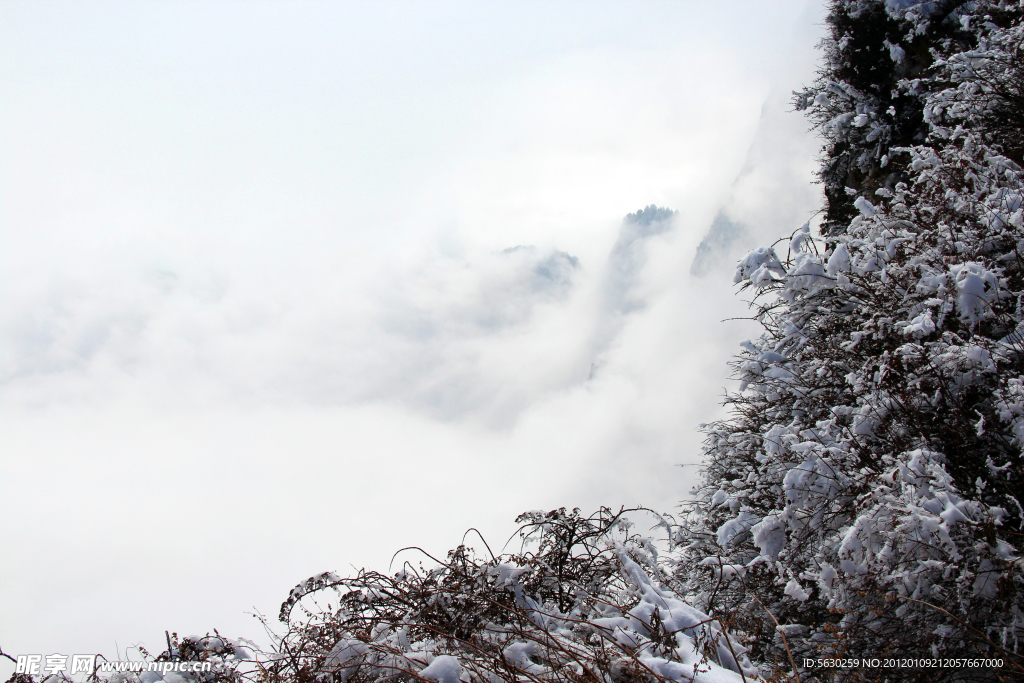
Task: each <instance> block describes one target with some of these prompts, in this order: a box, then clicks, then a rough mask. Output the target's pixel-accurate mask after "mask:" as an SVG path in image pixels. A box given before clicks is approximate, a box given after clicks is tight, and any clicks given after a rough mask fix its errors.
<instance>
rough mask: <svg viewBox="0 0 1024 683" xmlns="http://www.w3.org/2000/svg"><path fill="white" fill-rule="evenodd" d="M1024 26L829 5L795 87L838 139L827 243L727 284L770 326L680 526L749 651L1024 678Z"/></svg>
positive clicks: (998, 12) (753, 268)
mask: <svg viewBox="0 0 1024 683" xmlns="http://www.w3.org/2000/svg"><path fill="white" fill-rule="evenodd" d="M1022 18H1024V5H1022V4H1018V3H1009V2H946V3H935V2H898V1H895V0H886V1H884V2H882V1H881V0H836V1H835V2H834V3H833V4H832V7H831V14H830V16H829V26H830V29H831V33H830V36H829V37H828V38H827V39H826V41H825V46H824V47H825V54H826V58H827V61H826V64H825V66H824V68H823V70H822V71H821V77H820V79H819V81H818V82H817V83H816V84H815V86H814V87H813V88H810V89H808V90H807V91H805V92H803V93H800V94H798V95H797V106H798V108H807V109H809V110H810V116H811V118H812V120H814V121H815V122H816V123H817V124H818V125H819V126H820V127H821V131H822V134H823V135H824V137H825V140H826V147H825V158H824V160H823V168H822V180H823V183H824V185H825V191H826V198H827V201H828V205H827V207H826V214H825V220H824V222H823V224H822V233H823V236H824V241H819V240H816V239H814V238H813V237H812V235H811V232H810V228H809V226H808V225H805V226H803V227H802V228H801V229H800V230H798V231H797V232H796V233H794V235H793V236H792V238H791V239H790V240H789V241H788V243H786V244H784V245H782V246H783V248H782V249H777V248H762V249H759V250H756V251H754V252H752V253H751V254H749V255H748V256H747V257H746V258H745V259H744V260H743V261H742V262H741V263H740V264H739V266H738V268H737V273H736V282H737V283H740V284H741V286H742V287H743V288H744V289H747V290H748V291H753V292H754V293H755V302H756V303H755V310H756V316H757V318H758V319H759V320H760V321H761V322H762V324H763V325H764V329H765V332H764V334H763V335H762V336H761V337H760V338H759V339H757V340H755V341H750V342H746V343H745V344H744V347H745V348H744V351H743V352H742V353H741V354H740V356H738V358H737V359H736V361H735V370H736V374H737V375H738V377H739V379H740V380H741V389H740V391H739V393H737V394H734V395H731V396H729V397H728V399H727V403H728V404H729V405H730V406H731V407H732V409H733V413H732V418H731V419H729V420H727V421H725V422H722V423H719V424H714V425H710V426H709V427H708V428H707V434H708V439H707V442H706V443H707V445H706V454H705V457H706V469H705V477H704V481H703V484H702V486H701V487H700V489H699V491H698V499H697V503H696V504H695V507H694V509H693V511H692V516H691V518H690V521H689V523H688V524H687V525H686V526H685V528H684V529H683V530H682V532H681V538H682V539H683V540H685V542H686V543H687V544H688V545H687V553H688V555H689V557H690V558H691V559H692V560H693V562H694V563H695V564H698V565H699V566H701V567H703V570H704V571H703V573H699V572H698V573H696V574H692V575H689V576H688V580H689V581H690V585H691V587H692V590H693V591H694V592H695V593H696V594H697V595H699V606H701V607H703V608H704V609H706V610H707V611H708V612H709V613H710V614H715V615H719V616H722V615H726V614H728V615H730V616H731V617H732V618H733V619H734V620H735V623H736V624H737V625H738V626H739V627H740V628H742V629H743V630H744V631H745V633H746V634H747V637H748V638H749V640H748V641H747V642H748V643H749V644H750V645H751V648H752V650H753V656H754V658H755V660H760V661H761V662H764V663H770V662H773V661H778V662H780V663H782V662H784V661H785V660H786V659H788V657H789V656H790V655H792V656H793V657H794V658H795V659H799V658H801V657H822V656H836V655H838V656H846V657H864V656H872V657H873V656H878V657H884V656H902V657H921V656H947V657H949V656H956V657H979V656H1000V657H1004V658H1005V660H1006V666H1007V667H1008V668H1006V669H1004V670H1003V671H1004V672H1005V674H1006V675H1008V676H1009V675H1010V672H1011V671H1012V672H1015V673H1013V674H1012V675H1014V676H1019V675H1020V673H1021V671H1024V670H1022V669H1021V668H1020V653H1021V646H1022V645H1024V643H1020V642H1019V641H1020V639H1021V637H1022V636H1024V613H1022V611H1021V605H1022V595H1024V593H1022V589H1024V572H1022V567H1021V560H1020V554H1019V548H1020V547H1021V542H1022V541H1024V535H1022V532H1024V528H1022V524H1021V522H1022V518H1024V508H1022V503H1024V483H1022V482H1024V458H1022V446H1024V310H1022V301H1024V254H1022V250H1024V225H1022V216H1024V211H1022V200H1024V194H1022V192H1024V188H1022V171H1021V144H1020V141H1021V136H1022V134H1024V128H1022V127H1021V111H1022V110H1021V104H1022V100H1021V94H1022V89H1021V84H1022V82H1024V81H1022V77H1024V51H1022V45H1024V26H1022ZM883 48H884V49H883ZM776 624H778V626H776ZM787 650H788V652H787ZM1014 667H1016V668H1014ZM893 673H894V672H889V673H888V674H887V676H888V677H890V678H891V677H892V675H893ZM975 673H976V675H977V676H978V677H979V679H985V680H991V679H992V677H993V676H994V675H996V674H994V673H993V672H992V671H979V672H975ZM814 675H819V676H822V677H823V678H828V676H834V677H835V679H837V680H843V679H850V680H871V679H872V676H876V675H877V678H878V679H879V680H882V679H883V678H885V677H886V674H885V673H884V672H874V673H872V672H868V671H848V672H840V671H834V672H831V673H829V674H828V675H826V674H824V673H820V672H819V673H817V674H814ZM971 675H972V672H969V671H967V672H964V671H960V672H954V671H953V670H951V669H949V670H941V671H933V672H931V673H929V677H930V678H936V679H939V680H942V679H944V678H945V679H956V680H968V679H970V678H971ZM807 676H808V674H805V677H807Z"/></svg>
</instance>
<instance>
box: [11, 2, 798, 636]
mask: <svg viewBox="0 0 1024 683" xmlns="http://www.w3.org/2000/svg"><path fill="white" fill-rule="evenodd" d="M634 6H635V5H615V4H609V5H600V4H598V5H594V4H588V5H586V6H572V5H568V4H567V5H564V6H561V5H560V6H558V9H557V11H554V14H550V13H549V10H548V9H547V8H548V7H549V5H548V4H546V3H545V4H544V5H543V7H544V8H545V9H544V10H543V12H541V9H540V8H541V6H540V5H538V6H537V7H533V8H532V9H530V8H527V10H519V11H520V12H522V13H521V14H516V15H514V16H512V15H508V14H507V13H506V14H503V12H505V10H508V9H509V8H508V6H504V5H492V6H490V9H488V10H482V9H471V6H467V5H464V4H451V5H448V4H438V5H437V6H436V8H435V10H434V13H433V14H432V13H431V12H426V11H425V10H423V9H422V7H421V6H418V5H417V7H420V9H410V7H412V6H405V5H386V4H385V5H381V7H384V8H385V9H384V10H380V9H369V7H370V6H369V5H352V6H346V7H347V9H344V10H341V9H327V6H320V5H308V6H305V5H304V6H302V7H303V8H304V10H303V11H301V12H294V13H293V12H285V11H284V10H283V9H282V8H283V7H286V6H283V5H282V6H278V5H266V6H261V8H262V9H259V10H246V11H244V12H243V11H241V10H239V9H238V8H237V7H236V6H233V5H227V4H224V5H208V6H198V5H197V6H192V5H188V6H183V7H185V11H184V12H183V13H182V14H181V15H180V16H178V17H170V16H168V15H167V13H166V12H164V11H163V10H157V9H154V7H156V6H148V5H147V6H143V7H142V9H129V8H130V7H131V6H128V5H116V6H112V7H114V8H115V9H118V10H121V11H119V12H117V13H114V14H111V15H109V16H110V17H112V18H111V19H110V20H109V21H107V22H104V21H101V19H102V17H99V16H98V13H96V12H95V11H93V12H90V11H88V10H83V12H84V14H82V15H81V16H77V21H78V22H79V24H78V25H76V24H75V19H76V18H75V17H70V18H69V17H65V16H63V15H61V14H60V13H57V12H56V11H55V9H54V8H55V7H56V6H50V5H45V4H41V5H38V6H37V7H40V8H42V9H37V10H33V9H30V8H29V7H27V6H21V5H8V6H6V7H5V8H4V12H6V13H7V14H6V18H5V25H6V27H7V28H6V29H5V30H6V32H7V34H8V35H6V37H7V38H9V39H10V40H0V43H4V44H5V45H8V46H13V47H7V48H6V49H8V50H10V51H11V54H12V55H16V56H18V58H19V59H21V60H22V63H23V64H24V65H25V66H24V69H23V72H17V73H12V72H5V75H4V79H5V83H6V84H7V85H8V86H9V88H8V90H9V91H10V92H12V93H13V94H14V95H12V97H14V96H17V97H15V98H14V99H13V100H12V101H16V102H18V105H17V106H12V107H11V108H8V109H7V110H6V113H5V114H4V116H5V117H6V118H5V119H4V121H3V124H4V125H2V126H0V129H2V130H13V129H15V128H19V129H20V130H22V131H23V132H22V134H21V135H20V136H19V138H18V139H17V140H7V139H5V143H6V142H9V143H10V144H9V145H7V148H9V149H11V150H12V159H14V161H8V162H5V163H4V164H3V167H2V168H0V171H2V173H3V176H4V177H3V182H4V185H5V187H7V188H9V190H8V194H9V197H11V198H12V200H11V201H8V202H7V203H6V204H5V208H4V209H3V210H4V212H5V215H4V220H3V221H2V223H3V225H4V226H5V227H4V228H3V229H2V230H3V232H2V239H3V245H4V249H3V252H2V255H0V259H2V266H3V268H2V271H3V275H2V278H3V298H2V304H3V305H2V307H0V448H2V450H3V452H4V453H5V454H8V457H7V459H6V460H7V461H8V463H9V464H8V465H7V466H6V467H5V476H4V478H3V479H2V480H0V494H2V496H0V500H2V503H0V514H2V516H3V518H4V519H5V520H9V522H8V524H6V525H4V528H3V532H2V534H3V537H2V541H3V542H4V544H5V547H9V548H17V549H19V550H18V553H19V557H22V558H24V561H19V562H10V563H6V564H5V567H4V569H3V570H2V572H3V573H2V574H0V600H2V601H3V604H4V605H5V614H6V615H7V617H6V618H5V623H4V624H2V625H0V645H3V647H4V650H5V651H13V652H16V653H21V652H25V653H27V652H36V651H40V652H41V651H43V650H46V651H47V653H48V652H50V651H59V652H67V653H72V652H92V651H102V652H105V653H110V652H112V650H113V646H114V643H115V642H116V643H117V644H118V646H119V647H120V648H122V650H123V649H124V648H125V647H126V646H127V645H129V644H131V643H133V642H138V641H142V642H146V643H150V644H152V643H159V642H160V641H161V639H162V637H163V635H162V631H163V630H164V629H171V630H178V631H179V632H180V633H186V632H205V631H206V630H208V629H211V628H214V627H216V628H218V629H220V630H221V631H222V632H226V633H231V634H238V635H246V636H250V637H257V638H258V637H260V635H261V634H260V632H259V630H258V625H257V624H256V623H255V622H254V621H252V619H251V618H250V617H247V616H246V614H245V612H246V610H251V609H253V608H254V607H256V608H258V609H260V610H262V611H264V612H266V613H268V614H273V613H274V612H275V610H276V606H277V603H278V602H279V601H280V600H281V599H282V597H283V596H284V595H285V593H286V592H287V590H288V589H289V588H290V587H291V586H292V585H294V583H296V582H297V581H300V580H302V579H304V578H305V577H306V576H309V575H311V574H313V573H315V572H319V571H322V570H325V569H337V570H340V571H343V570H345V569H346V568H347V567H348V566H349V565H350V564H351V565H355V566H362V565H368V566H373V567H378V568H384V567H386V566H387V563H388V561H389V560H390V557H391V554H392V553H393V552H394V550H396V549H398V548H401V547H403V546H407V545H419V546H422V547H424V548H425V549H428V550H430V551H431V552H435V553H436V552H443V551H444V550H445V549H447V548H448V547H450V546H452V545H454V544H456V543H458V542H459V540H460V538H461V535H462V533H463V531H464V530H465V529H466V528H468V527H470V526H475V527H478V528H480V529H481V531H483V532H484V533H485V534H486V535H487V536H488V538H489V539H491V542H492V544H493V543H495V542H496V543H497V545H499V546H500V545H501V543H502V542H504V538H505V537H507V536H508V534H510V533H511V532H512V531H513V530H514V526H513V525H512V522H511V520H512V519H513V518H514V517H515V515H516V514H518V513H519V512H521V511H523V510H526V509H533V508H552V507H557V506H562V505H567V506H580V507H583V508H589V509H592V508H595V507H596V506H599V505H612V506H618V505H636V504H642V505H647V506H650V507H653V508H657V509H662V510H670V509H671V508H672V507H673V506H674V505H676V504H677V503H678V502H679V501H681V500H683V499H684V498H685V497H686V492H687V490H688V489H689V487H690V485H691V484H692V482H693V481H694V477H695V476H696V467H695V466H694V465H695V463H697V461H698V458H699V447H700V441H701V437H700V434H699V433H698V432H697V431H696V426H697V425H698V424H699V423H701V422H705V421H708V420H711V419H714V418H716V417H717V416H719V415H721V409H720V407H719V406H718V400H719V398H720V396H721V391H722V388H723V387H725V386H727V384H728V379H727V374H728V369H727V367H726V362H727V360H728V358H729V356H730V355H731V353H732V349H733V348H735V346H736V344H737V343H738V341H740V340H742V339H743V338H744V337H745V336H749V335H750V334H752V330H753V328H752V326H751V325H749V324H748V323H744V322H743V321H734V322H730V323H727V324H723V323H721V322H720V321H722V320H723V319H725V318H731V317H735V316H740V315H743V314H744V311H745V308H744V305H743V302H742V301H740V300H738V299H737V298H736V297H735V296H733V293H732V289H731V284H730V283H731V272H730V269H731V260H734V259H735V257H736V254H738V253H739V252H740V251H742V250H743V249H745V248H752V247H754V246H759V245H760V244H761V242H762V241H764V240H765V239H768V241H771V240H773V239H775V237H776V236H778V235H781V234H788V233H789V232H791V231H792V230H793V229H795V228H796V227H798V226H799V225H800V224H801V223H803V222H804V221H806V220H807V219H808V218H809V217H810V212H811V211H813V209H814V208H815V205H816V195H815V189H814V188H813V187H811V186H809V185H808V180H809V179H810V169H812V168H813V153H814V149H813V148H814V147H815V143H814V141H813V140H811V139H809V137H808V136H807V134H806V133H805V124H804V123H803V121H802V120H801V119H800V118H799V116H797V115H793V114H788V113H786V109H787V106H786V99H787V97H786V94H785V93H788V91H789V89H793V88H795V87H797V86H798V85H799V84H800V83H801V82H805V81H806V80H808V79H809V77H810V74H809V70H810V68H811V67H810V65H811V64H813V59H812V46H813V44H814V31H815V30H816V29H815V28H814V23H813V22H814V20H815V17H816V14H815V13H816V12H817V11H818V8H817V7H816V5H809V6H807V7H804V6H803V4H802V3H795V4H793V5H792V6H790V5H785V6H784V7H782V8H781V9H780V8H775V9H773V11H772V12H770V13H767V14H766V15H764V16H760V15H758V14H757V13H756V12H755V11H754V10H753V6H751V7H750V8H748V9H750V12H747V13H741V16H739V17H738V18H736V19H735V20H731V19H729V18H727V17H726V16H725V14H723V12H725V10H717V9H706V10H700V11H698V9H697V6H696V5H693V6H690V5H685V6H683V5H677V4H675V3H673V4H671V5H661V4H658V3H652V4H650V5H645V6H644V12H640V13H639V14H637V13H636V11H635V10H634V9H633V7H634ZM61 7H63V6H61ZM583 7H585V8H586V9H585V10H584V9H583ZM387 8H390V10H389V9H387ZM396 8H402V9H403V11H401V12H395V13H394V16H391V17H390V18H389V16H390V15H388V12H389V11H392V10H396ZM730 11H731V10H730ZM345 12H349V13H350V14H348V15H345ZM701 12H705V13H704V14H701ZM339 13H340V14H339ZM538 13H541V14H544V17H546V21H540V20H539V19H540V16H539V14H538ZM645 13H646V14H645ZM729 21H732V22H733V23H732V24H730V23H728V22H729ZM161 22H162V23H161ZM190 22H191V23H190ZM353 22H355V23H356V24H357V25H360V26H363V27H364V28H365V30H364V31H363V32H362V33H360V32H357V31H352V30H350V29H346V28H344V27H348V26H350V25H351V24H352V23H353ZM389 22H390V23H389ZM509 22H511V26H512V29H514V30H511V29H508V24H509ZM765 26H774V27H775V28H777V30H775V31H774V32H773V31H768V30H766V29H765V28H764V27H765ZM155 27H159V28H155ZM229 27H232V28H231V30H229ZM382 27H387V28H386V30H385V28H382ZM503 27H504V28H503ZM328 29H330V30H328ZM570 29H572V30H570ZM346 31H347V32H346ZM339 35H344V36H346V39H345V40H338V36H339ZM19 36H21V37H19ZM509 36H511V37H509ZM567 36H572V37H571V38H568V37H567ZM737 36H738V37H739V38H737ZM727 38H728V39H729V40H731V41H734V42H733V43H732V44H736V45H741V46H742V47H741V48H737V50H736V51H733V52H730V51H729V50H723V49H721V46H722V45H725V44H727V43H726V42H725V41H726V39H727ZM33 41H34V42H33ZM794 46H796V47H794ZM47 50H49V53H48V54H47ZM759 51H760V52H759ZM764 54H771V55H774V56H772V57H771V58H769V59H765V58H763V55H764ZM311 65H313V66H311ZM360 65H362V66H360ZM752 65H756V66H752ZM33 78H34V79H35V80H33ZM69 106H70V109H69V108H68V107H69ZM69 111H70V112H74V115H71V114H69V113H68V112H69ZM623 216H626V218H625V219H623ZM716 216H718V217H720V218H716ZM721 217H725V218H721ZM726 219H727V220H728V221H729V222H730V224H731V225H734V226H739V227H738V228H737V229H736V230H734V231H733V234H730V235H727V236H726V237H722V236H721V235H719V237H714V235H716V234H718V233H716V232H715V231H716V230H719V231H720V229H721V228H720V226H721V225H723V222H722V221H723V220H726ZM709 226H711V229H712V233H711V235H710V236H709V235H708V230H709ZM715 226H719V227H715ZM706 236H707V239H705V237H706ZM702 240H704V246H703V247H701V249H700V251H699V250H698V246H699V245H700V244H701V242H702ZM709 240H710V241H709ZM695 257H698V258H699V260H700V263H701V266H700V268H699V269H698V270H699V273H696V274H691V272H690V271H691V268H692V267H693V264H694V263H695V262H694V259H695ZM679 465H685V467H679Z"/></svg>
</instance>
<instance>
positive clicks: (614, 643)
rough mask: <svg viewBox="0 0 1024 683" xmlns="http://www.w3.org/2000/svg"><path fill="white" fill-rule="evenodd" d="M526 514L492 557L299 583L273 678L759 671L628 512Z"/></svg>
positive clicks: (730, 674)
mask: <svg viewBox="0 0 1024 683" xmlns="http://www.w3.org/2000/svg"><path fill="white" fill-rule="evenodd" d="M519 521H520V522H521V523H523V527H522V534H523V537H524V542H525V545H524V549H523V550H522V551H521V552H519V553H515V554H510V555H502V556H498V557H493V556H491V557H486V558H480V557H477V556H475V554H474V553H473V552H471V551H470V550H468V549H467V548H466V547H465V546H460V547H458V548H456V549H455V550H452V551H451V552H450V553H449V554H448V557H447V559H445V560H443V561H442V560H435V562H436V566H434V567H433V568H430V569H424V568H422V567H420V568H418V569H417V568H413V567H411V566H409V565H406V566H405V567H404V568H403V569H402V570H401V571H399V572H398V573H397V574H395V575H385V574H380V573H376V572H366V571H364V572H361V573H360V574H359V575H358V576H355V577H352V578H342V577H339V576H336V575H334V574H329V573H328V574H322V575H319V576H315V577H312V578H311V579H309V580H308V581H306V582H304V583H302V584H300V585H299V586H297V587H296V588H295V589H294V590H293V591H292V593H291V595H290V596H289V598H288V600H287V601H286V602H285V603H284V605H282V608H281V614H280V618H281V621H283V622H284V623H286V624H288V627H289V628H288V631H287V633H285V635H283V636H281V637H279V638H278V639H277V643H276V647H275V649H276V653H275V654H273V655H271V656H270V657H269V659H268V660H267V662H266V664H265V665H264V667H263V679H262V680H264V681H267V682H268V683H273V682H276V681H281V682H282V683H285V682H288V683H291V682H293V681H303V680H332V681H346V682H352V681H391V680H396V681H412V680H428V681H436V682H437V683H457V682H458V681H462V682H464V683H471V682H481V683H484V682H486V683H493V682H497V681H509V682H512V681H595V682H597V681H607V682H609V683H610V682H612V681H650V682H652V683H657V682H663V681H679V682H682V681H691V680H694V681H706V682H717V681H729V682H737V683H738V682H739V681H742V680H743V676H742V675H741V673H739V672H740V671H743V670H744V669H745V670H746V673H747V674H753V673H754V670H753V668H752V667H751V665H750V663H749V661H748V660H747V658H746V656H745V654H744V650H743V649H742V648H741V647H740V646H739V645H738V644H737V643H734V642H731V641H730V640H729V637H728V635H727V633H726V631H725V630H724V628H723V625H722V624H721V622H720V621H718V620H716V619H713V618H710V617H708V616H707V615H706V614H704V613H702V612H700V611H699V610H696V609H694V608H693V607H691V606H689V605H688V604H686V603H685V602H684V601H683V600H682V599H681V598H680V596H679V595H678V594H677V593H676V591H675V587H674V586H673V584H672V581H671V580H670V577H669V576H668V575H667V574H666V573H665V572H664V571H663V568H662V565H661V563H660V562H659V558H658V552H657V550H656V548H655V546H654V545H653V544H652V543H651V541H650V540H649V539H646V538H643V537H641V536H638V535H636V534H633V533H630V531H629V524H628V522H626V520H625V518H624V517H623V515H622V514H621V513H620V514H618V515H615V514H611V513H610V512H609V511H607V510H603V511H602V512H600V513H598V514H596V515H593V516H591V517H584V516H582V515H580V513H579V510H574V511H572V512H566V510H565V509H560V510H555V511H552V512H547V513H541V512H534V513H527V514H525V515H523V516H521V517H520V519H519ZM311 602H312V604H311ZM320 603H325V604H320Z"/></svg>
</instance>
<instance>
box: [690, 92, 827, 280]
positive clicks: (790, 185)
mask: <svg viewBox="0 0 1024 683" xmlns="http://www.w3.org/2000/svg"><path fill="white" fill-rule="evenodd" d="M792 109H793V107H792V104H791V103H790V102H789V97H788V95H786V96H783V95H782V94H781V93H779V92H776V93H773V94H772V96H771V97H769V98H768V99H767V100H766V101H765V103H764V106H762V108H761V117H760V119H759V121H758V126H757V130H756V131H755V133H754V139H753V141H752V142H751V145H750V148H749V150H748V151H747V157H746V160H745V162H744V165H743V168H742V169H741V170H740V172H739V174H738V175H737V176H736V178H735V180H734V181H733V183H732V186H731V188H730V190H729V193H728V196H727V198H726V200H725V202H724V203H723V205H722V206H721V208H720V209H719V210H718V212H717V214H716V215H715V218H714V219H713V220H712V222H711V224H710V225H709V226H708V228H707V232H706V234H705V235H704V238H703V240H702V241H701V243H700V244H699V245H698V246H697V250H696V253H695V254H694V257H693V262H692V263H691V265H690V273H691V274H692V275H694V276H697V277H706V276H709V275H711V274H712V273H713V272H714V273H716V274H718V275H719V276H724V275H725V274H726V273H729V274H730V276H731V273H732V269H733V268H734V266H735V264H736V261H737V260H739V259H740V257H742V256H743V255H744V254H746V253H747V252H748V251H749V250H750V249H753V248H754V247H756V246H758V245H759V244H761V243H762V242H764V241H765V240H773V239H776V238H777V237H780V236H782V235H786V236H788V235H789V233H791V232H792V231H793V229H794V226H799V225H801V224H802V223H805V222H807V221H809V220H811V219H812V218H813V216H814V215H815V214H816V213H817V211H818V208H819V206H820V204H821V192H820V190H819V189H818V188H816V187H815V186H814V185H813V184H812V183H811V182H810V181H811V180H812V179H813V178H814V175H815V172H816V171H817V165H816V164H815V162H814V156H815V152H816V151H817V150H818V148H819V146H820V143H819V141H818V140H816V139H815V138H814V137H812V136H809V135H807V121H806V120H805V119H804V118H803V117H801V116H796V115H794V114H793V112H792Z"/></svg>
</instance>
